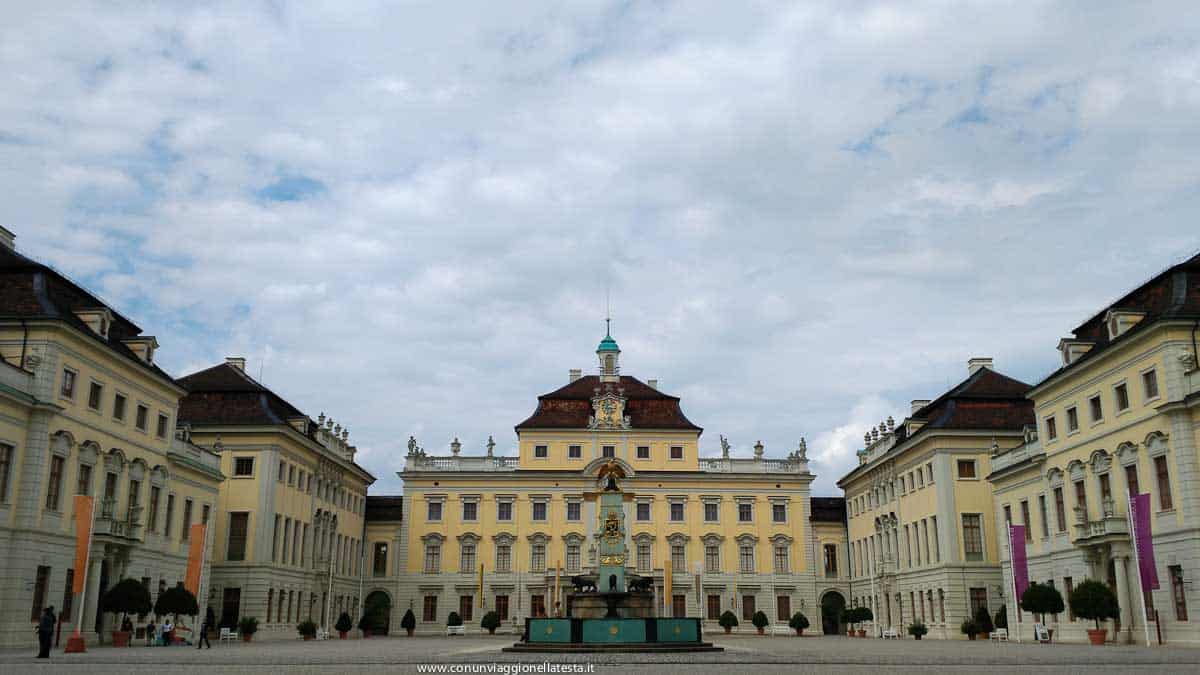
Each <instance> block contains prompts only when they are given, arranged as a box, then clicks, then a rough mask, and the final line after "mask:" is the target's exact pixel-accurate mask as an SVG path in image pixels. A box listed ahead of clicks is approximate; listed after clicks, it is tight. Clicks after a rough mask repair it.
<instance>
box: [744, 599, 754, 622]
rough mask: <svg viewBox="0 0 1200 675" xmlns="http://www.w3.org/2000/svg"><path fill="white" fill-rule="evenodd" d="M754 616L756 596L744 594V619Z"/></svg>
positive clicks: (747, 619)
mask: <svg viewBox="0 0 1200 675" xmlns="http://www.w3.org/2000/svg"><path fill="white" fill-rule="evenodd" d="M753 618H754V596H753V595H743V596H742V620H743V621H750V620H751V619H753Z"/></svg>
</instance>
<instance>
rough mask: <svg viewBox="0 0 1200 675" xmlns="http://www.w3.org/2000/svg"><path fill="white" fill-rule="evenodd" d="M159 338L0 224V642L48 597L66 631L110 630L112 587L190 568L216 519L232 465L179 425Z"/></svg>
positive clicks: (18, 630) (23, 630)
mask: <svg viewBox="0 0 1200 675" xmlns="http://www.w3.org/2000/svg"><path fill="white" fill-rule="evenodd" d="M157 349H158V341H157V340H155V339H154V337H153V336H149V335H143V334H142V331H141V329H140V328H138V326H137V325H135V324H134V323H133V322H132V321H130V320H129V319H127V318H126V317H124V316H122V315H121V314H120V313H119V312H118V311H117V310H116V309H115V308H113V307H111V306H110V305H108V304H106V303H105V302H104V301H102V300H101V299H99V298H97V297H96V296H95V295H93V294H92V293H90V292H88V291H87V290H85V289H84V288H82V287H81V286H79V285H78V284H76V283H74V282H73V281H71V280H70V279H68V278H67V277H65V276H63V275H62V274H60V273H59V272H57V271H55V270H54V269H52V268H50V267H48V266H46V265H43V264H41V263H38V262H35V261H33V260H31V259H29V258H27V257H25V256H23V255H21V254H20V253H17V252H16V250H15V248H14V237H13V235H12V233H10V232H8V231H7V230H4V229H3V228H0V357H2V358H0V549H2V550H3V553H0V570H2V571H3V574H0V646H5V647H14V646H21V647H28V646H29V645H30V644H31V626H32V625H33V622H36V621H37V619H38V617H39V616H40V615H41V613H42V609H43V608H44V607H47V606H51V605H53V606H54V607H55V609H56V611H57V612H58V617H59V619H60V621H61V626H60V630H59V631H58V634H59V636H61V638H62V640H63V643H64V644H65V641H66V638H67V637H68V636H70V635H71V633H72V631H73V630H74V628H75V627H76V626H77V625H78V626H81V629H82V631H83V635H84V637H85V638H86V640H87V641H88V642H95V641H96V640H97V639H102V640H103V641H106V642H107V641H108V637H107V635H108V633H109V631H111V630H112V629H113V621H114V620H115V617H114V615H113V614H111V613H106V612H99V613H98V612H97V606H98V603H99V599H100V598H101V597H102V595H103V594H104V592H105V591H106V590H107V589H108V588H110V587H111V586H113V585H115V584H116V583H117V582H118V581H120V580H121V579H126V578H132V579H137V580H139V581H141V582H142V584H144V585H145V586H146V587H147V588H148V589H149V590H150V591H151V594H152V596H153V595H154V594H156V593H157V592H159V591H161V590H162V589H164V588H166V587H167V586H175V585H176V584H177V583H178V582H181V581H182V580H183V579H184V576H185V568H186V566H187V555H188V549H189V545H190V542H189V541H188V537H189V534H190V530H191V525H192V524H193V523H207V522H208V521H209V520H210V518H211V517H212V514H213V510H214V509H215V508H216V505H217V501H218V486H219V485H220V483H221V481H222V479H223V477H224V476H223V474H222V472H221V468H220V463H219V458H218V457H217V456H216V455H215V454H213V453H212V452H210V451H208V450H205V449H202V448H200V447H198V446H196V445H194V444H192V443H190V442H189V441H188V439H187V438H186V436H185V435H181V434H177V433H176V425H175V421H176V418H177V417H178V413H179V397H180V396H181V395H182V394H183V393H184V390H183V389H182V388H181V387H180V386H179V385H178V384H176V383H175V381H174V380H173V379H172V378H171V376H169V375H167V374H166V373H165V372H163V371H162V370H161V369H160V368H159V367H158V366H157V365H156V364H155V356H156V351H157ZM74 495H90V496H93V497H95V498H96V502H95V516H94V518H95V527H94V535H93V537H92V545H91V555H90V562H89V565H88V569H86V570H83V569H74V566H75V541H76V531H75V513H74V499H73V496H74ZM84 574H86V575H87V584H86V588H85V591H84V593H83V594H81V595H80V596H74V595H73V594H72V593H71V591H70V589H71V586H72V583H73V581H74V580H75V578H76V575H84ZM80 601H82V603H83V606H82V607H80Z"/></svg>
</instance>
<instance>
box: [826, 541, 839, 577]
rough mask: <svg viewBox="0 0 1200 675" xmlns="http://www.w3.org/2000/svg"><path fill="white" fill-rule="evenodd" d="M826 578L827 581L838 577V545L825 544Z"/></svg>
mask: <svg viewBox="0 0 1200 675" xmlns="http://www.w3.org/2000/svg"><path fill="white" fill-rule="evenodd" d="M824 550H825V577H826V578H827V579H833V578H836V577H837V575H838V566H837V545H836V544H825V546H824Z"/></svg>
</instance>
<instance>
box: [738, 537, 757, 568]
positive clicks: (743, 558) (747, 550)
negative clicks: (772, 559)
mask: <svg viewBox="0 0 1200 675" xmlns="http://www.w3.org/2000/svg"><path fill="white" fill-rule="evenodd" d="M738 561H739V566H738V569H740V570H741V572H742V574H753V573H754V547H753V546H752V545H750V544H742V545H741V546H740V547H738Z"/></svg>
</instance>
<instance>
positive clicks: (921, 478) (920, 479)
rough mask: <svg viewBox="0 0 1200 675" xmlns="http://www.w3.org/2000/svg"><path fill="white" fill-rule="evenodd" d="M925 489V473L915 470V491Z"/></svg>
mask: <svg viewBox="0 0 1200 675" xmlns="http://www.w3.org/2000/svg"><path fill="white" fill-rule="evenodd" d="M923 487H925V472H924V471H921V470H920V469H917V489H920V488H923Z"/></svg>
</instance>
